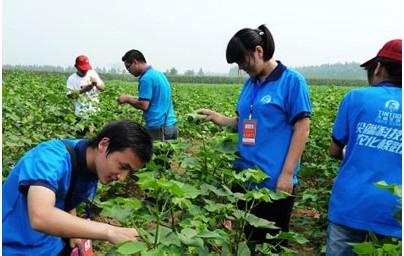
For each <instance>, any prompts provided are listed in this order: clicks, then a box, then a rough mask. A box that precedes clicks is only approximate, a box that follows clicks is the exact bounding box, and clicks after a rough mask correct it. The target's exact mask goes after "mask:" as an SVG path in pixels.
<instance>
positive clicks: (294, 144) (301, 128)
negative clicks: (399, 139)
mask: <svg viewBox="0 0 404 256" xmlns="http://www.w3.org/2000/svg"><path fill="white" fill-rule="evenodd" d="M309 133H310V119H309V118H303V119H300V120H299V121H297V122H296V123H295V125H294V131H293V135H292V140H291V142H290V146H289V150H288V155H287V156H286V160H285V163H284V164H283V167H282V172H281V175H280V176H279V178H278V181H277V184H276V191H285V192H288V193H292V191H293V173H294V171H295V168H296V165H297V163H298V162H299V160H300V157H301V156H302V154H303V150H304V146H305V144H306V142H307V138H308V137H309Z"/></svg>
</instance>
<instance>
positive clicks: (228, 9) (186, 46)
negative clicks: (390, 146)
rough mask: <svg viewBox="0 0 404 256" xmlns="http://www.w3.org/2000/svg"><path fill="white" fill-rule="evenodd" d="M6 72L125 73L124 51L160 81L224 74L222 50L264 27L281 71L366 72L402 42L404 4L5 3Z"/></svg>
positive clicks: (252, 0) (348, 0) (343, 0)
mask: <svg viewBox="0 0 404 256" xmlns="http://www.w3.org/2000/svg"><path fill="white" fill-rule="evenodd" d="M2 1H3V6H2V12H3V17H2V33H3V34H2V62H3V64H13V65H16V64H23V65H33V64H38V65H60V66H64V67H66V66H69V65H73V64H74V63H73V62H74V59H75V57H76V56H77V55H79V54H86V55H88V56H89V58H90V62H91V64H92V65H93V66H99V67H107V68H109V67H112V66H119V67H123V64H122V62H121V57H122V56H123V54H124V53H125V52H126V51H127V50H129V49H138V50H140V51H142V52H143V54H144V55H145V57H146V60H147V62H148V63H150V64H152V65H153V67H155V68H157V69H160V70H161V71H165V70H167V69H169V68H171V67H175V68H176V69H177V70H178V71H180V72H184V71H185V70H190V69H193V70H195V72H197V71H198V70H199V68H202V69H203V70H204V72H205V73H206V72H217V73H227V72H228V70H229V68H230V65H229V64H227V62H226V59H225V50H226V46H227V43H228V41H229V40H230V38H231V37H232V36H233V35H234V34H235V33H236V32H237V31H238V30H240V29H242V28H245V27H250V28H256V27H258V26H259V25H260V24H266V25H267V26H268V27H269V29H270V30H271V32H272V34H273V36H274V39H275V45H276V50H275V58H276V59H279V60H281V61H282V62H283V63H284V64H285V65H287V66H294V67H296V66H307V65H320V64H325V63H336V62H351V61H355V62H363V61H365V60H367V59H368V58H370V57H373V56H374V55H376V53H377V51H378V50H379V49H380V47H381V46H382V45H383V44H384V43H385V42H386V41H388V40H390V39H394V38H402V33H403V29H402V24H403V23H402V18H401V16H402V14H403V13H402V8H403V6H402V0H386V1H381V0H278V1H272V0H262V1H259V0H199V1H191V0H188V1H187V0H160V1H157V0H142V1H141V0H87V1H84V0H81V1H79V0H69V1H63V0H35V1H34V0H2Z"/></svg>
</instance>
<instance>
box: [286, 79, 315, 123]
mask: <svg viewBox="0 0 404 256" xmlns="http://www.w3.org/2000/svg"><path fill="white" fill-rule="evenodd" d="M289 88H290V91H289V97H288V103H289V104H288V113H289V116H288V117H289V120H288V121H289V122H290V123H291V124H292V125H294V124H295V123H296V122H297V121H299V120H300V119H302V118H305V117H310V116H311V104H310V93H309V88H308V86H307V83H306V81H305V80H304V78H303V77H301V76H297V77H295V78H293V79H291V84H290V86H289Z"/></svg>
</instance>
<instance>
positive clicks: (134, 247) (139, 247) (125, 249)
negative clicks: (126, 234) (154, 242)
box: [116, 241, 147, 255]
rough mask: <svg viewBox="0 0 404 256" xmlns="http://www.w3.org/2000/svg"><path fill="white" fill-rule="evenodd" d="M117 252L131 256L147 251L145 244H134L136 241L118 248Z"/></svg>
mask: <svg viewBox="0 0 404 256" xmlns="http://www.w3.org/2000/svg"><path fill="white" fill-rule="evenodd" d="M117 248H118V249H117V250H116V251H117V252H119V253H121V254H124V255H131V254H134V253H138V252H142V251H145V250H146V249H147V246H146V244H145V243H142V242H134V241H126V242H123V243H122V244H120V245H118V246H117Z"/></svg>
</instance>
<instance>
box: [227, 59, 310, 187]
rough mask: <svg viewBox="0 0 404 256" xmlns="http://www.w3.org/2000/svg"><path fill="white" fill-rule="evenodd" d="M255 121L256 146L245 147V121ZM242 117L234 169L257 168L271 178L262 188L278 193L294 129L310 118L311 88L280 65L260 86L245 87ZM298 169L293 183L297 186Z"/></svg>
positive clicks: (251, 81) (240, 104)
mask: <svg viewBox="0 0 404 256" xmlns="http://www.w3.org/2000/svg"><path fill="white" fill-rule="evenodd" d="M250 105H252V106H253V107H252V112H251V119H252V120H255V121H256V133H257V134H256V141H255V145H245V144H243V143H242V130H243V121H244V120H247V119H249V115H250ZM237 114H238V116H239V122H238V131H239V140H238V150H239V152H238V155H239V157H240V158H239V159H237V160H236V161H235V162H234V168H236V169H247V168H252V167H254V166H257V167H259V168H260V169H261V170H263V171H264V172H265V173H266V174H267V175H268V176H269V177H270V178H268V179H266V180H265V181H264V182H263V184H261V186H264V187H267V188H268V189H271V190H275V187H276V182H277V180H278V177H279V175H280V173H281V171H282V167H283V164H284V162H285V159H286V156H287V153H288V150H289V145H290V142H291V139H292V135H293V126H294V124H295V123H296V121H298V120H300V119H301V118H305V117H310V115H311V106H310V96H309V90H308V86H307V84H306V82H305V80H304V78H303V76H302V75H300V74H299V73H297V72H296V71H294V70H292V69H290V68H287V67H285V66H284V65H283V64H282V63H281V62H278V66H277V67H276V68H275V70H274V71H273V72H272V73H271V74H270V75H269V76H268V77H267V78H266V80H265V81H262V82H260V81H259V80H257V79H254V78H250V79H248V80H247V81H246V83H245V84H244V86H243V88H242V90H241V93H240V96H239V99H238V104H237ZM299 168H300V164H298V165H297V166H296V169H295V172H294V178H293V182H294V184H297V177H296V174H297V172H298V170H299Z"/></svg>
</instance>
